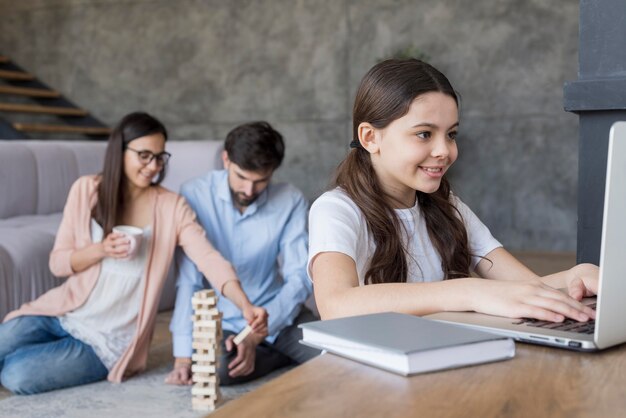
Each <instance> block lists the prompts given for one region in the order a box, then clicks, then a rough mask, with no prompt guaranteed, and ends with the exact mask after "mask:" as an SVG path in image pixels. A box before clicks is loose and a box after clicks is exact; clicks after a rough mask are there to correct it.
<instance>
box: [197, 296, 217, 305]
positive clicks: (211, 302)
mask: <svg viewBox="0 0 626 418" xmlns="http://www.w3.org/2000/svg"><path fill="white" fill-rule="evenodd" d="M216 303H217V298H216V297H209V298H204V299H200V298H196V297H193V298H191V305H192V306H194V307H196V306H197V307H200V308H206V307H208V308H213V307H215V304H216Z"/></svg>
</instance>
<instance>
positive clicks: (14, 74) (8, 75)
mask: <svg viewBox="0 0 626 418" xmlns="http://www.w3.org/2000/svg"><path fill="white" fill-rule="evenodd" d="M0 78H4V79H6V80H34V79H35V76H33V75H32V74H28V73H25V72H23V71H11V70H0Z"/></svg>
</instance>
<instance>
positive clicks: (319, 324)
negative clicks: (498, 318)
mask: <svg viewBox="0 0 626 418" xmlns="http://www.w3.org/2000/svg"><path fill="white" fill-rule="evenodd" d="M300 328H302V340H301V341H300V342H301V343H303V344H306V345H309V346H311V347H314V348H319V349H322V350H326V351H328V352H331V353H333V354H337V355H340V356H343V357H346V358H349V359H352V360H356V361H359V362H361V363H365V364H368V365H372V366H376V367H379V368H381V369H385V370H389V371H392V372H394V373H398V374H402V375H405V376H406V375H411V374H416V373H425V372H432V371H435V370H442V369H450V368H454V367H463V366H469V365H472V364H479V363H487V362H492V361H498V360H505V359H509V358H512V357H514V356H515V342H514V341H513V340H512V339H511V338H508V337H503V336H499V335H495V334H490V333H488V332H482V331H476V330H472V329H467V328H464V327H460V326H457V325H451V324H446V323H442V322H437V321H433V320H429V319H425V318H420V317H417V316H413V315H406V314H399V313H393V312H386V313H377V314H369V315H360V316H352V317H348V318H340V319H331V320H326V321H315V322H309V323H307V324H301V325H300Z"/></svg>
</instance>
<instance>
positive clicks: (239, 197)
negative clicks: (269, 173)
mask: <svg viewBox="0 0 626 418" xmlns="http://www.w3.org/2000/svg"><path fill="white" fill-rule="evenodd" d="M230 195H231V196H232V197H233V202H235V204H237V206H241V207H248V206H250V205H251V204H252V203H254V201H255V200H256V199H257V198H258V197H259V195H258V194H255V195H252V196H250V197H247V196H246V195H245V194H243V193H241V192H235V191H234V190H233V189H230Z"/></svg>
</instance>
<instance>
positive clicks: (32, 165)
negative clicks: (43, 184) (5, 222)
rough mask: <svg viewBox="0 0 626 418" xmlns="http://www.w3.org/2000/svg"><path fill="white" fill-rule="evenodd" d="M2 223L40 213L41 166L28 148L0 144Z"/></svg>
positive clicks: (17, 144) (21, 145)
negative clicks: (38, 175) (38, 196)
mask: <svg viewBox="0 0 626 418" xmlns="http://www.w3.org/2000/svg"><path fill="white" fill-rule="evenodd" d="M0 196H2V198H0V219H4V218H10V217H12V216H17V215H22V214H34V213H35V212H36V211H37V162H36V160H35V156H34V155H33V153H32V151H31V150H30V149H29V148H28V147H27V146H25V145H23V144H19V143H11V142H7V141H4V142H0Z"/></svg>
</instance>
